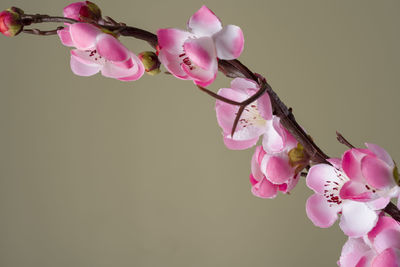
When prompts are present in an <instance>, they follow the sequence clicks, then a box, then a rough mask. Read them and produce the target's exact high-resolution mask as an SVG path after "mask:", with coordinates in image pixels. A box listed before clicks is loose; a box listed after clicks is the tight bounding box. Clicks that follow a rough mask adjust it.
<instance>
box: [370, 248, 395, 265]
mask: <svg viewBox="0 0 400 267" xmlns="http://www.w3.org/2000/svg"><path fill="white" fill-rule="evenodd" d="M371 266H372V267H399V266H400V250H399V249H395V248H388V249H386V250H385V251H383V252H382V253H380V254H378V255H377V256H376V257H375V259H374V260H373V261H372V265H371Z"/></svg>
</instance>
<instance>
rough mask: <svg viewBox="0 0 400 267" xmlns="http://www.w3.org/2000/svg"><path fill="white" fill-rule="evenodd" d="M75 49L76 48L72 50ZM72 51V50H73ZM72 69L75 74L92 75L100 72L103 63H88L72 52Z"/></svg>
mask: <svg viewBox="0 0 400 267" xmlns="http://www.w3.org/2000/svg"><path fill="white" fill-rule="evenodd" d="M72 51H74V50H72ZM72 51H71V52H72ZM70 65H71V70H72V72H73V73H74V74H76V75H79V76H92V75H94V74H96V73H98V72H99V71H100V69H101V67H102V66H101V65H99V64H94V63H93V64H87V63H84V62H83V61H82V60H80V58H79V57H77V56H76V55H74V54H73V53H71V62H70Z"/></svg>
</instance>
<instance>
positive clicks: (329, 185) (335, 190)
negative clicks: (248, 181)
mask: <svg viewBox="0 0 400 267" xmlns="http://www.w3.org/2000/svg"><path fill="white" fill-rule="evenodd" d="M335 173H336V177H337V178H338V179H337V180H335V181H333V180H332V181H331V180H327V181H326V183H325V184H324V187H325V190H324V197H325V198H326V201H327V202H328V203H329V206H332V205H334V204H336V205H340V204H342V201H343V200H342V199H341V198H340V196H339V192H340V189H341V188H342V186H343V185H344V183H345V182H347V181H349V178H347V177H346V175H344V174H343V173H342V172H341V171H339V170H337V169H335Z"/></svg>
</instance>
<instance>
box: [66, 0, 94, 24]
mask: <svg viewBox="0 0 400 267" xmlns="http://www.w3.org/2000/svg"><path fill="white" fill-rule="evenodd" d="M64 17H67V18H70V19H75V20H78V21H83V22H85V21H88V20H91V21H95V22H97V21H99V20H100V19H101V10H100V8H99V7H98V6H97V5H96V4H94V3H92V2H90V1H82V2H76V3H72V4H70V5H68V6H66V7H65V8H64Z"/></svg>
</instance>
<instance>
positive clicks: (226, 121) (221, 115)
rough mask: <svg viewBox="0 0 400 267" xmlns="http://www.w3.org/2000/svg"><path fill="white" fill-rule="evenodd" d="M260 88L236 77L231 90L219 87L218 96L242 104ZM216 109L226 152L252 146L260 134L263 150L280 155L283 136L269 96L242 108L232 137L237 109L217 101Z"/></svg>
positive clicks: (254, 83)
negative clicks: (226, 148) (227, 149)
mask: <svg viewBox="0 0 400 267" xmlns="http://www.w3.org/2000/svg"><path fill="white" fill-rule="evenodd" d="M259 88H260V87H259V85H258V84H257V83H256V82H254V81H252V80H249V79H245V78H236V79H234V80H232V82H231V87H230V88H221V89H220V90H219V91H218V95H220V96H223V97H225V98H228V99H231V100H233V101H236V102H241V101H244V100H246V99H248V98H249V97H250V96H252V95H254V94H255V93H256V92H257V91H258V90H259ZM215 110H216V114H217V120H218V124H219V126H220V127H221V128H222V131H223V137H224V143H225V145H226V146H227V147H228V148H229V149H235V150H237V149H247V148H249V147H252V146H254V145H255V144H256V143H257V141H258V139H259V137H260V136H261V135H264V136H263V147H264V149H265V150H267V151H270V152H279V151H281V150H282V149H283V147H284V144H283V143H284V142H285V139H286V134H285V133H284V132H283V130H282V127H281V126H280V123H279V118H278V117H275V116H273V115H272V107H271V101H270V99H269V96H268V94H263V95H262V96H261V97H260V98H258V99H257V100H256V101H255V102H253V103H251V104H250V105H248V106H247V107H246V108H245V109H244V111H243V114H242V115H241V118H240V120H239V122H238V125H237V127H236V131H235V133H234V135H233V136H231V130H232V126H233V123H234V121H235V118H236V114H237V112H238V110H239V107H238V106H235V105H231V104H228V103H226V102H223V101H220V100H217V101H216V104H215Z"/></svg>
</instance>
